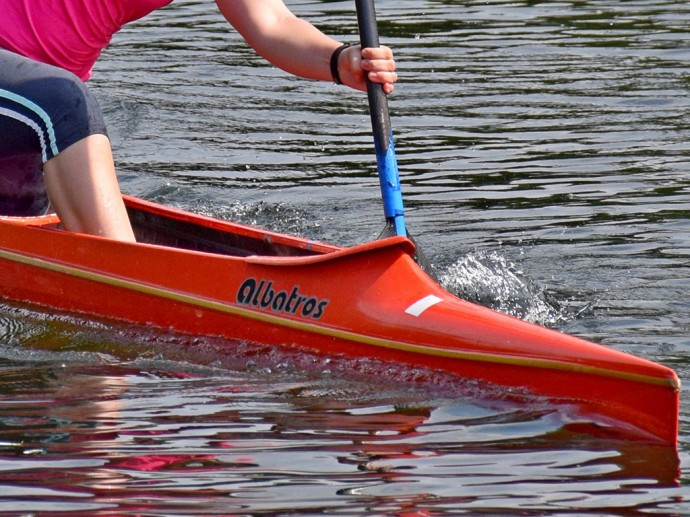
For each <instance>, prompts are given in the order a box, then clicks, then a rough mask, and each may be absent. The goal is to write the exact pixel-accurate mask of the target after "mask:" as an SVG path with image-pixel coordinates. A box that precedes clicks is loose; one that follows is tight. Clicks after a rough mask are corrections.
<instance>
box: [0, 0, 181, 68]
mask: <svg viewBox="0 0 690 517" xmlns="http://www.w3.org/2000/svg"><path fill="white" fill-rule="evenodd" d="M171 2H172V0H0V48H4V49H6V50H10V51H12V52H15V53H17V54H21V55H23V56H26V57H30V58H32V59H35V60H36V61H42V62H44V63H49V64H51V65H55V66H59V67H60V68H64V69H66V70H69V71H70V72H73V73H74V74H76V75H77V76H79V77H80V78H81V79H82V80H84V81H86V80H87V79H88V78H89V77H90V76H91V71H92V69H93V65H94V63H95V62H96V60H97V59H98V56H99V55H100V53H101V51H102V50H103V49H104V48H105V47H106V46H107V45H108V43H110V40H111V38H112V36H113V34H115V33H116V32H117V31H118V30H120V28H121V27H122V26H123V25H125V24H126V23H128V22H131V21H134V20H137V19H139V18H141V17H143V16H145V15H147V14H149V13H150V12H152V11H155V10H156V9H159V8H161V7H163V6H166V5H168V4H169V3H171Z"/></svg>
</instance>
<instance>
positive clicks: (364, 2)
mask: <svg viewBox="0 0 690 517" xmlns="http://www.w3.org/2000/svg"><path fill="white" fill-rule="evenodd" d="M355 6H356V8H357V22H358V25H359V34H360V41H361V44H362V48H374V47H378V46H379V34H378V29H377V26H376V11H375V8H374V0H355ZM367 96H368V98H369V112H370V114H371V127H372V130H373V133H374V147H375V149H376V164H377V168H378V173H379V182H380V184H381V197H382V199H383V212H384V215H385V216H386V227H385V228H384V229H383V231H382V232H381V235H379V239H382V238H386V237H392V236H395V235H402V236H403V237H408V238H409V239H410V240H411V241H412V242H413V243H414V245H415V247H416V249H417V251H416V252H415V255H414V259H415V261H416V262H417V264H419V266H420V267H421V268H422V270H423V271H424V272H425V273H427V274H428V275H429V276H431V277H432V278H433V277H435V275H434V271H433V267H432V266H431V263H430V262H429V259H428V258H427V257H426V255H425V254H424V252H422V250H421V249H420V248H419V246H418V245H417V243H416V242H415V240H414V239H413V238H412V236H411V235H410V233H409V232H408V230H407V227H406V225H405V210H404V208H403V200H402V191H401V189H400V178H399V175H398V162H397V160H396V157H395V144H394V142H393V128H392V126H391V121H390V115H389V113H388V98H387V97H386V94H385V93H384V91H383V88H382V87H381V85H380V84H377V83H372V82H371V81H369V80H368V79H367Z"/></svg>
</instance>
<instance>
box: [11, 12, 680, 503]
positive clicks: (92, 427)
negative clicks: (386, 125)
mask: <svg viewBox="0 0 690 517" xmlns="http://www.w3.org/2000/svg"><path fill="white" fill-rule="evenodd" d="M289 5H290V6H291V8H292V9H293V10H294V11H295V12H297V13H299V14H300V15H302V16H304V17H306V18H308V19H309V20H311V21H312V22H314V23H315V24H317V25H318V26H319V27H321V28H323V29H324V30H325V31H327V32H329V33H331V34H333V35H335V36H336V37H338V38H339V39H342V40H343V41H351V42H354V41H356V40H357V35H356V32H357V29H356V22H355V18H354V6H353V5H352V2H349V1H347V2H332V1H325V0H321V1H319V0H312V1H302V0H294V1H290V2H289ZM377 5H378V7H379V21H380V32H381V39H382V41H383V42H384V43H385V44H388V45H390V46H392V47H394V48H395V50H396V55H397V57H398V61H399V71H400V82H399V84H398V86H397V87H396V92H395V94H394V95H393V96H392V97H391V99H390V106H391V112H392V119H393V126H394V130H395V134H396V144H397V151H398V160H399V162H400V169H401V176H402V179H403V183H404V196H405V203H406V207H407V215H408V226H409V227H410V229H411V230H412V231H413V233H414V234H415V236H416V238H417V240H418V241H419V243H420V245H421V246H422V247H423V248H424V249H425V251H426V253H427V254H428V255H429V256H430V257H431V259H432V261H433V262H434V263H435V265H436V266H437V268H438V269H439V271H440V273H441V282H442V283H443V285H444V286H445V287H447V288H448V289H449V290H450V291H452V292H454V293H457V294H459V295H461V296H463V297H466V298H469V299H471V300H477V301H479V302H481V303H483V304H485V305H489V306H492V307H494V308H497V309H499V310H502V311H504V312H508V313H511V314H514V315H517V316H519V317H523V318H525V319H528V320H530V321H535V322H538V323H541V324H545V325H548V326H552V327H555V328H557V329H559V330H563V331H565V332H568V333H571V334H575V335H578V336H581V337H585V338H587V339H591V340H594V341H597V342H601V343H603V344H606V345H608V346H611V347H614V348H617V349H620V350H623V351H626V352H631V353H634V354H636V355H639V356H642V357H645V358H648V359H651V360H654V361H658V362H661V363H663V364H665V365H667V366H670V367H672V368H674V369H675V370H676V371H677V372H678V374H679V376H680V377H681V379H682V380H683V381H684V382H685V383H686V384H687V383H688V382H687V379H690V365H689V359H690V337H688V336H689V331H690V274H689V273H690V266H689V264H690V262H689V260H688V259H689V257H690V222H689V219H688V216H689V215H690V180H688V171H689V170H690V153H689V152H688V144H687V142H688V141H690V131H689V129H688V115H689V114H690V100H689V99H688V97H689V96H688V93H689V91H688V90H689V88H688V85H689V84H690V82H689V77H690V76H689V73H688V70H689V65H690V48H689V47H688V44H687V42H688V40H689V38H688V36H689V34H688V32H689V28H690V7H688V5H687V4H686V3H683V2H671V1H662V0H656V1H654V0H649V1H646V0H642V1H635V2H614V1H611V0H600V1H563V2H535V1H512V2H508V1H504V0H496V1H481V2H479V1H463V2H458V1H442V0H426V1H424V2H419V1H415V2H413V1H393V0H378V2H377ZM91 84H92V87H93V88H94V90H95V92H96V94H97V95H98V98H99V99H100V101H101V103H102V106H103V108H104V110H105V112H106V116H107V118H108V121H109V124H110V136H111V139H112V141H113V144H114V148H115V154H116V160H117V165H118V170H119V174H120V179H121V183H122V189H123V190H124V191H125V192H127V193H130V194H134V195H137V196H140V197H144V198H146V199H151V200H155V201H159V202H163V203H166V204H170V205H174V206H179V207H183V208H185V209H189V210H193V211H196V212H201V213H205V214H210V215H213V216H216V217H222V218H228V219H233V220H239V221H242V222H246V223H252V224H258V225H260V226H263V227H269V228H272V229H276V230H280V231H286V232H290V233H295V234H299V235H303V236H308V237H310V238H315V239H321V240H325V241H331V242H335V243H338V244H342V245H351V244H355V243H360V242H364V241H367V240H371V239H374V238H376V237H377V235H378V233H379V232H380V231H381V229H382V228H383V215H382V212H381V205H380V198H379V192H378V183H377V179H376V173H375V160H374V156H373V149H372V144H371V136H370V131H369V119H368V114H367V104H366V99H365V98H364V96H363V95H362V94H360V93H358V92H351V91H348V90H347V89H345V88H343V87H338V86H335V85H331V84H327V83H317V82H312V81H304V80H300V79H296V78H292V77H290V76H287V75H286V74H284V73H283V72H281V71H280V70H277V69H275V68H273V67H271V66H269V65H266V64H265V63H264V62H263V61H262V60H261V59H259V58H257V57H256V56H254V54H253V53H252V52H251V50H249V49H248V48H247V47H246V45H244V43H243V42H242V40H241V39H240V38H239V37H238V36H237V34H236V33H234V32H233V31H232V30H230V29H228V28H227V26H226V25H225V23H224V21H223V20H222V18H221V17H220V15H219V14H218V13H217V12H215V11H214V10H213V4H212V3H209V2H200V1H191V0H178V1H176V2H175V3H174V4H172V5H171V6H170V7H168V8H166V9H164V10H162V11H160V12H158V13H155V14H153V15H151V16H150V17H148V18H146V19H144V20H142V21H140V22H138V23H136V24H134V25H132V26H130V27H128V28H126V29H125V30H124V31H122V32H121V33H120V34H118V35H117V37H116V38H115V40H114V42H113V45H112V47H111V48H110V49H108V50H107V51H106V52H105V53H104V55H103V57H102V59H101V61H100V62H99V65H98V67H97V70H96V73H95V75H94V77H93V79H92V81H91ZM221 345H222V346H225V347H229V348H230V350H232V353H230V354H228V353H225V354H221V353H219V352H218V349H219V348H220V346H221ZM0 369H1V371H2V377H1V378H0V379H1V381H0V511H1V512H6V513H9V514H24V515H31V514H38V513H41V512H46V513H48V512H52V513H54V514H58V513H64V514H69V515H75V514H78V513H81V514H84V515H114V514H117V515H192V514H196V515H214V514H215V515H221V514H222V515H228V514H236V515H289V514H292V515H310V514H312V515H316V514H324V513H329V514H336V515H337V514H340V515H425V516H426V515H444V514H445V515H458V514H467V515H484V514H485V515H569V516H572V515H598V516H599V515H626V516H632V515H649V514H652V515H684V514H688V513H690V506H689V503H687V502H686V499H687V498H688V496H689V495H690V489H688V480H689V479H690V478H689V476H690V454H689V451H690V406H688V403H687V398H688V392H687V389H686V388H683V393H682V395H683V398H682V406H681V438H680V439H681V442H680V445H679V448H678V450H677V451H675V450H672V449H669V448H665V447H659V446H653V445H648V444H640V443H633V442H624V441H616V440H608V439H602V438H600V437H596V436H593V435H591V434H589V433H586V432H582V433H578V432H576V431H573V430H572V429H569V428H567V427H566V426H565V425H564V422H563V420H562V417H561V415H560V414H559V412H558V411H557V410H555V409H554V408H549V407H547V406H543V405H539V404H534V405H525V406H522V405H515V404H510V403H509V402H508V401H506V400H501V397H500V396H498V397H497V396H496V394H495V393H487V392H486V390H485V387H484V386H477V385H475V384H472V383H467V382H463V381H462V380H457V379H451V378H448V377H445V376H442V375H439V374H434V373H430V372H424V371H420V370H416V369H411V368H402V367H397V366H395V365H389V364H381V363H377V362H372V361H368V360H366V359H362V360H360V361H345V360H343V359H341V358H329V357H317V356H309V355H305V354H303V353H299V352H296V351H294V350H282V349H277V348H273V347H261V346H253V345H248V344H241V343H236V344H228V343H217V342H214V341H213V340H209V339H202V338H195V337H185V336H176V335H173V334H168V333H165V332H159V331H152V330H151V329H140V328H131V327H128V326H125V325H113V324H112V323H109V322H101V321H89V320H82V319H78V318H75V317H73V316H66V315H60V314H55V313H50V312H41V311H37V310H35V309H32V308H27V307H21V306H16V305H2V306H0ZM631 396H634V395H631Z"/></svg>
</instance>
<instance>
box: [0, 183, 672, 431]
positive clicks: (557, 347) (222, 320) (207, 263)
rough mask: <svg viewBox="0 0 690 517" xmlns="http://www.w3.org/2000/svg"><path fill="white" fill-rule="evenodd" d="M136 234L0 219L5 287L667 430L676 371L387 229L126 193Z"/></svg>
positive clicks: (61, 305) (50, 219) (610, 424)
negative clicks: (360, 238)
mask: <svg viewBox="0 0 690 517" xmlns="http://www.w3.org/2000/svg"><path fill="white" fill-rule="evenodd" d="M125 202H126V204H127V207H128V210H129V212H130V217H131V219H132V223H133V225H134V227H135V233H136V234H137V239H138V241H139V242H138V243H137V244H125V243H121V242H115V241H111V240H108V239H103V238H99V237H93V236H88V235H81V234H74V233H69V232H65V231H62V230H60V229H59V228H58V223H59V221H58V218H57V216H55V215H47V216H43V217H28V218H20V217H2V218H0V267H1V268H2V271H3V275H2V281H1V282H0V295H1V296H2V297H4V298H5V299H8V300H15V301H22V302H30V303H34V304H40V305H42V306H47V307H51V308H57V309H60V310H67V311H75V312H80V313H85V314H91V315H98V316H103V317H107V318H112V319H117V320H125V321H129V322H136V323H144V324H152V325H155V326H158V327H161V328H166V329H168V328H172V329H175V330H176V331H179V332H182V333H189V334H195V335H208V336H224V337H227V338H229V339H232V340H249V341H256V340H257V336H260V341H261V342H262V343H265V344H274V345H296V346H299V347H301V348H303V349H305V350H309V351H316V352H318V353H323V354H344V355H346V356H352V357H372V358H379V359H383V360H386V361H394V362H398V363H405V364H410V365H417V366H424V367H428V368H432V369H437V370H442V371H445V372H450V373H453V374H457V375H458V376H461V377H463V378H467V379H477V380H481V381H487V382H490V383H493V384H495V385H499V386H506V387H509V388H511V389H514V388H520V390H528V391H529V392H530V393H533V394H535V395H538V396H540V397H546V398H547V399H548V400H550V401H553V403H555V404H562V405H563V406H564V407H565V406H568V407H577V408H578V412H579V414H581V415H583V416H584V418H587V419H590V421H591V422H595V423H597V425H600V426H601V428H604V429H617V430H622V431H623V433H624V434H626V435H629V436H635V437H639V438H641V439H649V440H653V441H662V442H665V443H668V444H673V445H675V444H676V442H677V437H678V410H679V387H680V383H679V380H678V378H677V376H676V374H675V373H674V372H673V370H671V369H669V368H667V367H665V366H662V365H659V364H656V363H653V362H651V361H648V360H645V359H641V358H638V357H634V356H631V355H629V354H625V353H622V352H619V351H616V350H612V349H610V348H607V347H604V346H601V345H597V344H593V343H590V342H588V341H585V340H582V339H579V338H575V337H572V336H568V335H565V334H562V333H559V332H556V331H554V330H550V329H546V328H543V327H540V326H537V325H533V324H530V323H526V322H524V321H521V320H518V319H515V318H512V317H510V316H506V315H503V314H499V313H497V312H494V311H492V310H489V309H486V308H484V307H480V306H477V305H474V304H471V303H468V302H465V301H462V300H460V299H458V298H456V297H455V296H453V295H451V294H450V293H448V292H447V291H445V290H444V289H443V288H442V287H440V286H439V285H438V284H437V283H436V282H434V281H433V280H432V279H431V278H429V277H428V276H427V275H426V274H425V273H424V272H423V271H422V270H421V269H420V268H419V267H418V266H417V264H416V263H415V262H414V260H413V259H412V253H413V252H414V245H413V244H412V243H411V242H410V241H409V240H407V239H406V238H403V237H392V238H389V239H383V240H379V241H375V242H370V243H367V244H363V245H360V246H354V247H351V248H340V247H337V246H332V245H328V244H324V243H318V242H313V241H309V240H305V239H300V238H296V237H291V236H287V235H282V234H278V233H274V232H269V231H265V230H260V229H257V228H253V227H249V226H245V225H240V224H235V223H230V222H225V221H220V220H216V219H213V218H209V217H203V216H199V215H195V214H191V213H188V212H184V211H181V210H176V209H172V208H168V207H164V206H161V205H157V204H154V203H150V202H146V201H142V200H139V199H136V198H132V197H128V196H125Z"/></svg>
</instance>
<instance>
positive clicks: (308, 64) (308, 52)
mask: <svg viewBox="0 0 690 517" xmlns="http://www.w3.org/2000/svg"><path fill="white" fill-rule="evenodd" d="M217 4H218V7H219V9H220V11H221V12H222V13H223V15H224V16H225V18H226V19H227V20H228V21H229V22H230V23H231V24H232V25H233V26H234V27H235V28H236V29H237V30H238V31H239V32H240V34H241V35H242V37H243V38H244V39H245V40H246V41H247V43H249V45H251V46H252V48H253V49H254V50H255V51H256V52H257V53H258V54H259V55H260V56H262V57H263V58H264V59H266V60H267V61H269V62H270V63H272V64H273V65H275V66H277V67H279V68H281V69H283V70H285V71H286V72H289V73H291V74H294V75H297V76H300V77H305V78H308V79H318V80H322V81H328V80H331V71H330V58H331V54H332V53H333V51H334V50H335V49H336V48H337V47H338V46H339V45H340V43H339V42H338V41H337V40H335V39H332V38H330V37H329V36H326V35H325V34H323V33H322V32H321V31H320V30H318V29H317V28H316V27H314V26H313V25H311V24H310V23H309V22H307V21H305V20H302V19H300V18H297V17H295V16H294V15H293V14H292V13H291V12H290V11H289V10H288V9H287V8H286V7H285V6H284V4H283V3H282V2H276V1H273V0H249V1H248V2H247V1H245V2H243V1H242V0H217Z"/></svg>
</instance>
